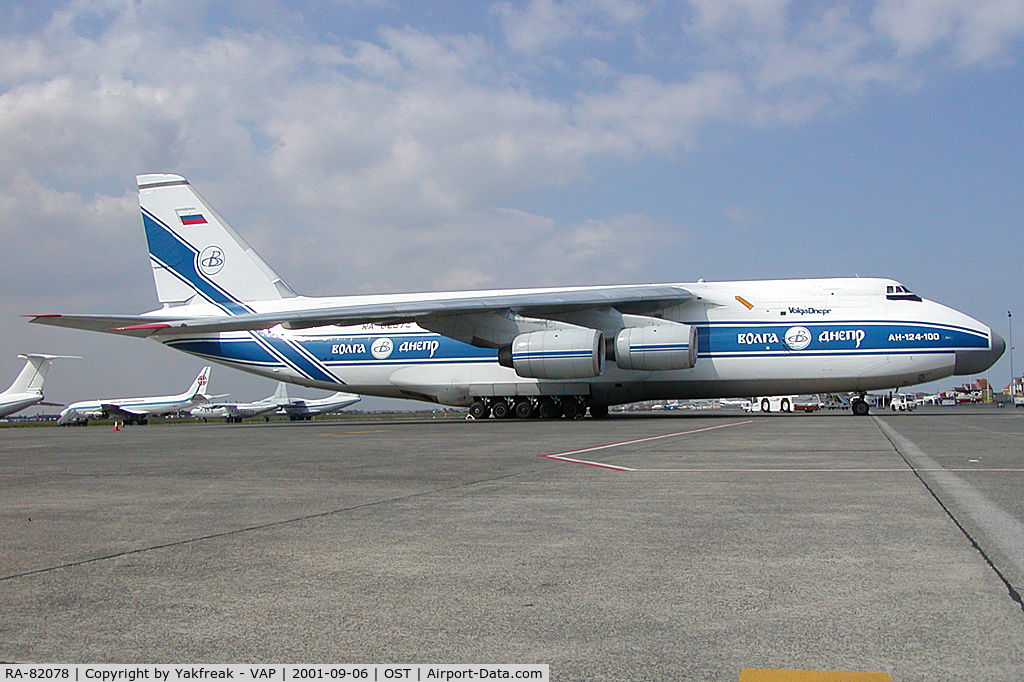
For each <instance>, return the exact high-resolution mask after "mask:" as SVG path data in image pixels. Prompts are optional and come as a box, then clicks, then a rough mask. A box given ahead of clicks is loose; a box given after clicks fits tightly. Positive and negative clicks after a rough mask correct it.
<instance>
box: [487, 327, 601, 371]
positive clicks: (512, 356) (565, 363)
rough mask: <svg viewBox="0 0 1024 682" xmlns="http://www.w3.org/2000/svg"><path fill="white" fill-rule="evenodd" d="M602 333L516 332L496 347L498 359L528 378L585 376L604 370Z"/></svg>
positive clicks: (590, 331)
mask: <svg viewBox="0 0 1024 682" xmlns="http://www.w3.org/2000/svg"><path fill="white" fill-rule="evenodd" d="M604 353H605V351H604V334H602V333H601V332H600V331H598V330H596V329H552V330H548V331H540V332H529V333H526V334H520V335H519V336H517V337H516V338H515V339H513V341H512V345H511V346H506V347H504V348H502V349H500V350H499V351H498V363H499V364H501V365H503V366H505V367H511V368H513V369H515V371H516V374H518V375H519V376H521V377H525V378H528V379H586V378H589V377H596V376H599V375H600V374H601V373H602V372H604Z"/></svg>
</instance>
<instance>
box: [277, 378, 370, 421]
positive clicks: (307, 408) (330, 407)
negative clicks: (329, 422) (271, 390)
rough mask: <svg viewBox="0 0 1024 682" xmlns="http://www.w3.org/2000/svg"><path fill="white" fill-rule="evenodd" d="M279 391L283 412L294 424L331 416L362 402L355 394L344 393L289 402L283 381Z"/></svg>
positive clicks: (296, 399)
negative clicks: (324, 415)
mask: <svg viewBox="0 0 1024 682" xmlns="http://www.w3.org/2000/svg"><path fill="white" fill-rule="evenodd" d="M277 390H278V393H279V394H280V395H281V396H282V397H283V399H284V400H283V402H282V403H281V411H282V412H284V413H285V414H287V415H288V418H289V419H291V420H292V421H293V422H294V421H300V420H309V419H312V418H313V417H319V416H320V415H322V414H330V413H331V412H340V411H341V410H343V409H345V408H346V407H348V406H349V405H355V404H356V403H358V402H359V400H360V398H359V396H357V395H355V394H353V393H345V392H344V391H338V392H337V393H334V394H332V395H329V396H327V397H326V398H317V399H307V398H292V399H290V400H289V398H288V389H287V387H286V384H285V383H284V382H283V381H282V382H281V383H280V384H279V385H278V387H277Z"/></svg>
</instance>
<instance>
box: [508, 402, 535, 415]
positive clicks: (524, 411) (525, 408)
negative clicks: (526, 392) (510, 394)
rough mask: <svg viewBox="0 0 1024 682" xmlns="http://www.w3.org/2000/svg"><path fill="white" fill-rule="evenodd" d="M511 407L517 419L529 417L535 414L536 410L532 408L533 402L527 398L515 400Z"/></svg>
mask: <svg viewBox="0 0 1024 682" xmlns="http://www.w3.org/2000/svg"><path fill="white" fill-rule="evenodd" d="M512 409H513V412H515V415H516V418H517V419H531V418H533V417H535V416H536V415H537V411H536V410H535V409H533V403H532V402H530V399H529V398H524V399H523V400H518V401H516V404H515V407H513V408H512Z"/></svg>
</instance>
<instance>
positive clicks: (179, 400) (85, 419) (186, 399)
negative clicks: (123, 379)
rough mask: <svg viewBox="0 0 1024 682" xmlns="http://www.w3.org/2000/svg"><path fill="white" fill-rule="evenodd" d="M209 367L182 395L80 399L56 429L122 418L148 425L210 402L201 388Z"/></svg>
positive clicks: (62, 416) (203, 386)
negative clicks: (161, 416) (158, 419)
mask: <svg viewBox="0 0 1024 682" xmlns="http://www.w3.org/2000/svg"><path fill="white" fill-rule="evenodd" d="M210 370H211V368H210V367H203V369H202V371H201V372H199V376H197V377H196V380H195V381H193V382H192V386H190V387H189V389H188V390H187V391H185V392H184V393H179V394H177V395H158V396H152V397H149V398H110V399H106V400H82V401H79V402H77V403H71V404H70V405H68V406H67V408H66V409H65V410H64V411H63V412H61V413H60V418H59V419H58V420H57V424H58V425H59V426H66V425H68V424H80V425H85V424H88V423H89V420H90V419H109V418H114V419H123V420H124V421H125V423H126V424H148V423H149V418H150V417H157V416H160V415H163V414H170V413H172V412H177V411H178V410H183V409H186V408H188V407H190V406H192V405H197V404H199V403H203V402H206V401H207V400H209V399H210V396H208V395H207V394H206V393H204V389H206V388H208V385H209V381H210Z"/></svg>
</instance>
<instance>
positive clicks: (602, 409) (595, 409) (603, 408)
mask: <svg viewBox="0 0 1024 682" xmlns="http://www.w3.org/2000/svg"><path fill="white" fill-rule="evenodd" d="M590 416H591V417H593V418H594V419H606V418H607V417H608V406H607V405H591V406H590Z"/></svg>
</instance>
